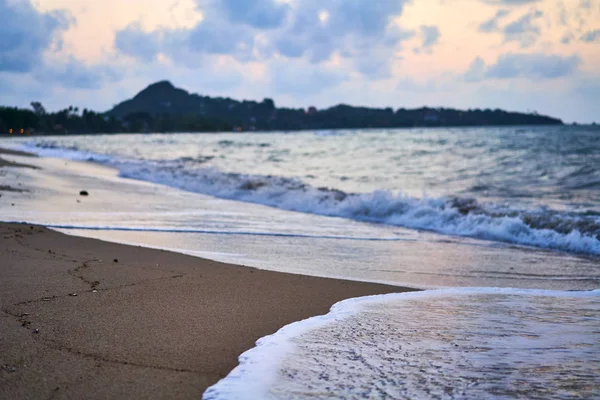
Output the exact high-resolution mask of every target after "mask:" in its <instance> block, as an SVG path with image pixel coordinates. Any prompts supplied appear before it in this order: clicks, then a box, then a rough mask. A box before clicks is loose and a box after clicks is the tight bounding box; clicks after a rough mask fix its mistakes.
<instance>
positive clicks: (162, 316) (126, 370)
mask: <svg viewBox="0 0 600 400" xmlns="http://www.w3.org/2000/svg"><path fill="white" fill-rule="evenodd" d="M0 260H1V261H0V306H1V311H2V312H1V313H0V321H1V322H0V398H6V399H8V398H11V399H18V398H165V397H168V398H196V399H198V398H200V396H201V394H202V393H203V391H204V390H205V389H206V388H207V387H208V386H210V385H212V384H214V383H215V382H217V381H218V380H219V379H220V378H222V377H224V376H225V375H226V374H227V373H228V372H229V371H230V370H231V369H232V368H233V367H235V366H236V365H237V357H238V356H239V354H241V353H242V352H244V351H245V350H247V349H249V348H251V347H253V346H254V343H255V341H256V340H257V339H258V338H260V337H262V336H265V335H269V334H271V333H274V332H275V331H277V330H278V329H279V328H281V327H282V326H284V325H286V324H289V323H291V322H294V321H298V320H301V319H305V318H308V317H311V316H314V315H319V314H324V313H326V312H327V311H328V310H329V308H330V307H331V305H333V304H334V303H336V302H338V301H340V300H343V299H346V298H350V297H357V296H365V295H372V294H379V293H388V292H399V291H404V290H410V289H405V288H399V287H394V286H386V285H379V284H370V283H361V282H352V281H344V280H336V279H325V278H316V277H309V276H302V275H292V274H285V273H279V272H271V271H263V270H258V269H254V268H249V267H242V266H235V265H229V264H223V263H219V262H215V261H210V260H204V259H200V258H196V257H191V256H186V255H182V254H176V253H171V252H167V251H162V250H153V249H147V248H142V247H135V246H125V245H120V244H114V243H108V242H103V241H99V240H94V239H87V238H80V237H73V236H68V235H65V234H62V233H59V232H56V231H52V230H48V229H46V228H43V227H39V226H30V225H19V224H5V223H0Z"/></svg>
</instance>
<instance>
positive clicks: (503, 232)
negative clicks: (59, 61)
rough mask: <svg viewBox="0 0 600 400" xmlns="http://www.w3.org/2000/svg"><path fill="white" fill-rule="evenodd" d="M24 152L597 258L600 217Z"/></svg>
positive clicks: (184, 164)
mask: <svg viewBox="0 0 600 400" xmlns="http://www.w3.org/2000/svg"><path fill="white" fill-rule="evenodd" d="M27 150H30V151H31V150H33V151H35V152H37V153H39V154H41V155H46V156H54V157H63V158H70V159H76V160H86V161H95V162H100V163H103V164H107V165H110V166H113V167H115V168H117V169H118V170H119V171H120V175H121V176H122V177H126V178H132V179H138V180H144V181H149V182H153V183H159V184H164V185H167V186H171V187H175V188H178V189H182V190H186V191H191V192H196V193H201V194H206V195H210V196H214V197H219V198H224V199H230V200H237V201H244V202H251V203H258V204H263V205H267V206H271V207H277V208H280V209H283V210H289V211H298V212H304V213H311V214H318V215H324V216H331V217H340V218H348V219H353V220H358V221H365V222H372V223H381V224H388V225H394V226H402V227H406V228H414V229H423V230H428V231H434V232H438V233H443V234H449V235H458V236H467V237H473V238H479V239H485V240H492V241H500V242H507V243H515V244H521V245H529V246H535V247H540V248H547V249H554V250H561V251H568V252H576V253H583V254H591V255H600V215H598V214H597V213H594V212H587V213H575V212H566V211H565V212H563V211H555V210H551V209H548V208H542V207H540V208H536V209H513V208H510V207H507V206H504V205H497V204H490V203H486V204H482V203H479V202H478V201H477V200H475V199H473V198H464V197H462V198H461V197H423V198H415V197H410V196H407V195H404V194H402V193H396V192H391V191H386V190H376V191H374V192H371V193H346V192H344V191H341V190H337V189H335V188H326V187H320V188H317V187H313V186H310V185H308V184H306V183H304V182H303V181H301V180H300V179H297V178H289V177H282V176H271V175H269V176H267V175H252V174H238V173H227V172H223V171H221V170H219V169H216V168H212V167H208V166H206V167H205V166H203V165H201V164H204V163H205V162H206V161H207V160H206V159H203V160H201V161H202V162H200V160H195V159H187V158H183V159H181V158H180V159H177V160H170V161H147V160H123V159H114V158H111V157H109V156H106V155H97V154H93V153H89V152H79V151H77V150H76V149H61V148H56V147H53V146H45V147H43V148H41V147H39V146H37V147H30V146H29V147H27Z"/></svg>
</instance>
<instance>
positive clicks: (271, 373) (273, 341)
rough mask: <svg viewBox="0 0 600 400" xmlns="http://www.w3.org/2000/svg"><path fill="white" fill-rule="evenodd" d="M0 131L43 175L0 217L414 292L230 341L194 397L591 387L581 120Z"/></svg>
mask: <svg viewBox="0 0 600 400" xmlns="http://www.w3.org/2000/svg"><path fill="white" fill-rule="evenodd" d="M0 146H2V147H10V148H15V149H20V150H26V151H31V152H34V153H36V154H39V155H40V156H43V157H48V163H47V164H46V165H45V168H44V170H45V172H39V173H41V174H44V173H47V175H46V177H45V178H43V179H42V178H39V177H38V178H34V177H33V175H31V177H30V178H27V179H30V180H35V184H36V185H37V187H39V188H40V189H39V193H41V194H43V196H42V197H43V198H41V197H40V196H33V195H32V196H29V197H27V196H26V199H25V200H23V201H21V202H20V204H17V205H16V207H12V208H8V207H0V220H3V221H18V222H30V223H39V224H44V225H46V226H49V227H51V228H53V229H57V230H60V231H62V232H65V233H68V234H74V235H82V236H88V237H95V238H99V239H103V240H110V241H116V242H121V243H128V244H138V245H144V246H148V247H155V248H163V249H169V250H173V251H179V252H182V253H186V254H192V255H197V256H201V257H207V258H211V259H215V260H219V261H225V262H233V263H236V264H240V265H248V266H254V267H258V268H265V269H271V270H277V271H284V272H292V273H301V274H307V275H315V276H326V277H334V278H343V279H352V280H360V281H369V282H381V283H390V284H395V285H404V286H411V287H416V288H421V289H427V290H425V291H423V292H417V293H414V294H413V293H408V294H393V295H384V296H372V297H367V298H359V299H349V300H346V301H344V302H341V303H338V304H337V305H336V306H334V307H333V308H332V310H331V312H330V313H329V314H327V315H325V316H316V317H314V318H311V319H308V320H305V321H299V322H296V323H294V324H292V325H288V326H286V327H284V328H282V329H281V330H280V331H279V332H277V333H274V334H273V335H272V336H269V337H266V338H263V339H261V340H259V342H258V343H257V347H256V348H254V349H251V350H249V351H248V352H246V353H244V354H243V355H242V356H240V365H239V366H238V367H237V368H236V369H235V370H234V371H232V372H231V374H230V375H229V376H228V377H226V378H225V379H223V380H222V381H221V382H219V383H218V384H217V385H215V386H214V387H212V388H211V389H210V390H208V391H207V392H206V393H205V398H207V399H221V398H223V399H229V398H331V397H343V398H559V399H563V398H590V397H597V398H598V396H599V395H598V393H600V291H599V290H598V289H599V288H600V128H598V127H594V126H552V127H548V126H536V127H480V128H436V129H433V128H427V129H391V130H389V129H386V130H381V129H364V130H333V131H332V130H323V131H300V132H268V133H260V132H253V133H246V132H244V133H210V134H190V133H177V134H118V135H80V136H55V137H52V136H39V137H20V138H10V139H3V140H2V141H0ZM39 173H38V176H39ZM36 179H37V180H36ZM80 189H90V191H91V192H90V196H89V198H85V199H82V198H79V197H78V196H77V194H78V193H79V190H80ZM92 189H93V190H92ZM75 199H77V203H76V202H75Z"/></svg>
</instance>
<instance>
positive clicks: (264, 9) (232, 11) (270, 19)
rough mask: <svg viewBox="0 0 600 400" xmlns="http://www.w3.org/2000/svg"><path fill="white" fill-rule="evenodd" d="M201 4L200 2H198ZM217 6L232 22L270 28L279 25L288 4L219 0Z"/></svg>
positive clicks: (287, 9)
mask: <svg viewBox="0 0 600 400" xmlns="http://www.w3.org/2000/svg"><path fill="white" fill-rule="evenodd" d="M199 6H200V7H201V6H202V3H200V4H199ZM217 8H218V9H219V10H220V11H222V12H223V13H224V14H225V15H226V16H227V18H228V20H229V21H230V22H232V23H243V24H247V25H249V26H252V27H254V28H259V29H271V28H277V27H278V26H280V25H281V24H282V23H283V22H284V20H285V18H286V16H287V14H288V13H289V11H290V6H289V5H288V4H285V3H280V2H277V1H275V0H252V1H248V0H220V1H218V2H217Z"/></svg>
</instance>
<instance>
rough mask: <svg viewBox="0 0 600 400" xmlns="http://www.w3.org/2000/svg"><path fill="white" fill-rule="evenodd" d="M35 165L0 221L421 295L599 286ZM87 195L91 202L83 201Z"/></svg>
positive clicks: (517, 257)
mask: <svg viewBox="0 0 600 400" xmlns="http://www.w3.org/2000/svg"><path fill="white" fill-rule="evenodd" d="M30 161H31V162H36V163H39V165H40V166H41V167H42V169H41V170H36V171H30V170H13V172H14V174H17V175H19V178H18V179H19V180H20V181H23V183H24V184H25V185H29V186H31V187H33V188H34V190H33V191H32V192H29V193H22V194H9V193H6V194H4V195H3V197H2V198H1V199H0V220H3V221H24V222H29V223H38V224H43V225H46V226H51V227H54V228H56V229H60V230H62V231H63V232H66V233H70V234H74V235H80V236H88V237H94V238H98V239H103V240H108V241H116V242H121V243H131V244H136V245H143V246H151V247H158V248H162V249H170V250H175V251H179V252H183V253H187V254H193V255H197V256H201V257H207V258H211V259H215V260H218V261H224V262H230V263H235V264H242V265H249V266H254V267H257V268H265V269H271V270H275V271H283V272H293V273H300V274H307V275H316V276H326V277H333V278H344V279H353V280H361V281H370V282H384V283H391V284H396V285H401V286H402V285H407V286H413V287H418V288H433V287H454V286H500V287H521V288H544V289H568V290H571V289H582V290H589V289H596V288H598V287H600V272H599V271H600V263H599V260H598V259H597V257H590V256H581V255H577V254H569V253H563V252H557V251H548V250H539V249H535V248H528V247H524V246H515V245H510V244H505V243H501V242H493V241H482V240H477V239H471V238H464V237H455V236H446V235H440V234H437V233H432V232H424V231H416V230H411V229H405V228H401V227H396V226H390V225H382V224H369V223H364V222H357V221H353V220H348V219H344V218H332V217H325V216H319V215H312V214H306V213H297V212H290V211H284V210H279V209H276V208H272V207H266V206H262V205H258V204H250V203H243V202H237V201H231V200H223V199H216V198H214V197H209V196H204V195H200V194H196V193H191V192H184V191H180V190H176V189H171V188H169V187H165V186H161V185H156V184H151V183H146V182H142V181H137V180H128V179H122V178H119V177H117V176H116V172H115V171H114V170H111V169H108V168H105V167H102V166H97V165H94V164H88V163H77V162H71V161H63V160H56V159H54V160H53V159H40V160H30ZM82 188H85V189H88V190H89V191H90V195H89V196H88V197H85V198H82V197H80V196H79V190H81V189H82ZM11 202H12V203H14V204H15V206H10V203H11ZM307 249H309V251H307Z"/></svg>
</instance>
